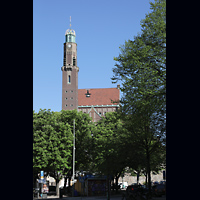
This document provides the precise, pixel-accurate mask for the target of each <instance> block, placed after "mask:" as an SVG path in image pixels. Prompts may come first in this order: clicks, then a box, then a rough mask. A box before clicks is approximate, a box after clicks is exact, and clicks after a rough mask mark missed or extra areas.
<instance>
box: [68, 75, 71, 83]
mask: <svg viewBox="0 0 200 200" xmlns="http://www.w3.org/2000/svg"><path fill="white" fill-rule="evenodd" d="M68 78H69V83H71V76H70V75H69V77H68Z"/></svg>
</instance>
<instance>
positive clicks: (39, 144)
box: [33, 109, 94, 194]
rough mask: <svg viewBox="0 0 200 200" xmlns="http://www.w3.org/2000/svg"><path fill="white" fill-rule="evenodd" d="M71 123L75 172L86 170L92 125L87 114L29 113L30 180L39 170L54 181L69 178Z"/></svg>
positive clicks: (74, 111)
mask: <svg viewBox="0 0 200 200" xmlns="http://www.w3.org/2000/svg"><path fill="white" fill-rule="evenodd" d="M73 120H75V132H76V134H75V143H76V151H75V152H76V153H75V160H76V171H81V170H87V169H88V168H89V166H90V161H91V151H92V149H91V140H92V132H93V131H94V130H93V129H94V124H93V123H92V119H91V118H90V117H89V115H88V114H85V113H82V112H77V111H76V110H72V111H69V110H66V111H64V110H62V111H61V112H51V111H50V110H46V109H44V110H40V111H39V112H38V113H35V112H33V171H34V180H35V179H36V178H38V177H37V174H38V173H39V171H40V170H44V171H45V173H46V175H50V176H52V177H54V178H55V180H56V184H57V194H58V192H59V190H58V183H59V181H60V180H61V179H62V178H65V184H64V186H65V185H66V181H67V178H71V176H72V172H71V171H72V147H73Z"/></svg>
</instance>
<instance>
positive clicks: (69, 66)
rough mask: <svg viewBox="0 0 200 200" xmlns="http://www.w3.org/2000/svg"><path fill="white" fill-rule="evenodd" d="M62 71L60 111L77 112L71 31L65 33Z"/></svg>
mask: <svg viewBox="0 0 200 200" xmlns="http://www.w3.org/2000/svg"><path fill="white" fill-rule="evenodd" d="M61 70H62V110H74V109H77V110H78V72H79V68H78V66H77V44H76V34H75V31H74V30H73V29H71V16H70V29H67V30H66V32H65V43H64V57H63V66H62V67H61Z"/></svg>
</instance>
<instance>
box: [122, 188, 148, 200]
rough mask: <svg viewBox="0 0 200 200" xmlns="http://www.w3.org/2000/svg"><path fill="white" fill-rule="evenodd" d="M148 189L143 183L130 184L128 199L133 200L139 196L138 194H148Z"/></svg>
mask: <svg viewBox="0 0 200 200" xmlns="http://www.w3.org/2000/svg"><path fill="white" fill-rule="evenodd" d="M147 193H148V189H147V188H146V187H143V186H142V185H137V184H133V185H129V186H128V187H127V189H126V199H128V200H131V199H135V198H137V196H146V195H147Z"/></svg>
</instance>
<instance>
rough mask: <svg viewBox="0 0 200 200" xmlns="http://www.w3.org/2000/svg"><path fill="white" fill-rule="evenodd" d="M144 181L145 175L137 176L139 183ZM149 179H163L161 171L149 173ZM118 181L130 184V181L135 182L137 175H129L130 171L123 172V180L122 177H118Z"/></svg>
mask: <svg viewBox="0 0 200 200" xmlns="http://www.w3.org/2000/svg"><path fill="white" fill-rule="evenodd" d="M145 181H146V177H145V176H140V177H139V183H140V184H143V183H144V182H145ZM151 181H152V182H154V181H158V182H160V181H163V172H162V171H161V172H160V173H159V174H156V175H154V174H152V173H151ZM118 182H119V183H120V182H127V183H128V185H131V184H132V183H137V176H131V175H130V173H125V175H124V177H123V181H122V177H120V178H119V180H118Z"/></svg>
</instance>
